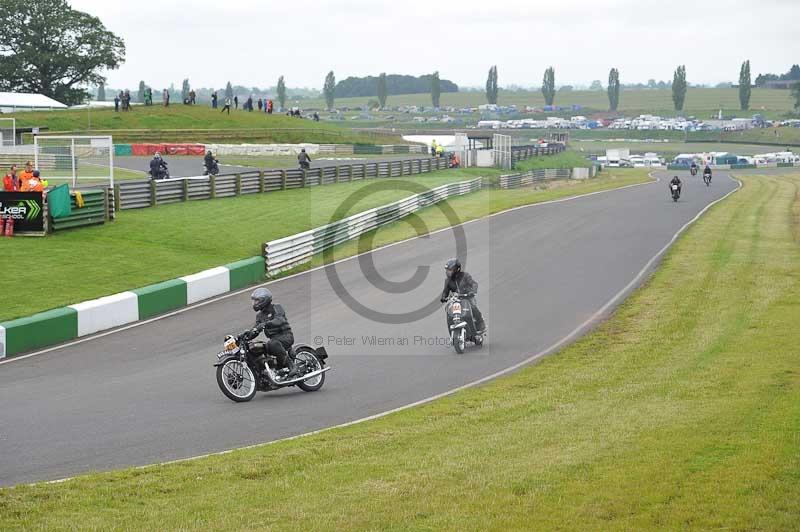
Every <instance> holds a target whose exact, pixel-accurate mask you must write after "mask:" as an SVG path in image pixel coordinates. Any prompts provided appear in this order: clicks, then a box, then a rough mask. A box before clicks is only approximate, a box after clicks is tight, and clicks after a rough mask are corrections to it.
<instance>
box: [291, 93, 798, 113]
mask: <svg viewBox="0 0 800 532" xmlns="http://www.w3.org/2000/svg"><path fill="white" fill-rule="evenodd" d="M371 99H374V98H368V97H364V98H337V99H336V107H359V106H363V105H366V104H367V102H368V101H369V100H371ZM484 103H486V96H485V95H484V93H483V92H455V93H453V92H447V93H442V95H441V100H440V105H441V106H453V107H459V108H460V107H477V106H478V105H481V104H484ZM498 103H499V104H501V105H512V104H513V105H517V106H518V107H524V106H526V105H529V106H532V107H542V106H543V105H544V97H543V96H542V93H541V92H539V91H534V92H530V91H520V92H509V91H504V90H501V91H500V94H499V96H498ZM554 103H555V105H560V106H562V107H563V106H566V107H569V106H571V105H573V104H575V105H582V106H584V107H588V108H590V109H595V110H600V111H602V110H607V109H608V95H607V93H606V92H605V91H569V92H557V93H556V98H555V102H554ZM303 105H304V106H305V107H316V108H320V109H321V108H324V107H325V102H324V100H305V101H304V103H303ZM400 105H417V106H426V107H430V106H431V97H430V94H427V93H425V94H404V95H397V96H389V98H388V100H387V106H389V107H397V106H400ZM792 105H793V103H792V99H791V96H790V94H789V91H788V90H774V89H753V92H752V96H751V99H750V110H749V111H740V110H739V91H738V89H704V88H689V90H688V92H687V94H686V101H685V108H684V111H685V112H686V113H688V114H702V117H703V118H708V116H707V115H710V114H711V113H714V115H715V116H716V112H717V111H719V109H720V106H722V110H723V113H724V114H726V115H734V114H735V115H740V116H752V115H753V113H759V112H760V113H762V114H763V113H768V114H769V116H777V115H780V114H785V113H787V112H789V111H791V110H792ZM619 111H620V112H622V113H625V114H634V113H635V114H639V113H651V114H652V113H657V114H661V115H663V116H674V115H675V110H674V107H673V104H672V90H671V89H652V90H623V91H622V92H621V94H620V98H619Z"/></svg>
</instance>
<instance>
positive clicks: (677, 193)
mask: <svg viewBox="0 0 800 532" xmlns="http://www.w3.org/2000/svg"><path fill="white" fill-rule="evenodd" d="M669 191H670V194H672V201H678V198H680V197H681V187H680V185H678V184H677V183H670V185H669Z"/></svg>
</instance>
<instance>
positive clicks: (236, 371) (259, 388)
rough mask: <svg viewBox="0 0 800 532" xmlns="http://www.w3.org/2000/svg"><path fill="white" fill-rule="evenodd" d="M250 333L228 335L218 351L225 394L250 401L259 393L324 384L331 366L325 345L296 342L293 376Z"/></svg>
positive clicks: (219, 376) (308, 389) (219, 381)
mask: <svg viewBox="0 0 800 532" xmlns="http://www.w3.org/2000/svg"><path fill="white" fill-rule="evenodd" d="M249 338H251V336H249V335H248V333H247V332H245V333H242V334H240V335H239V336H236V337H234V336H232V335H228V336H226V337H225V341H224V342H223V345H222V351H221V352H220V353H218V354H217V363H216V364H214V366H215V367H216V368H217V384H218V385H219V389H220V390H222V393H223V394H225V397H227V398H228V399H230V400H231V401H235V402H237V403H243V402H246V401H249V400H250V399H252V398H253V397H255V395H256V392H269V391H272V390H278V389H280V388H286V387H289V386H297V387H298V388H300V389H301V390H303V391H305V392H316V391H317V390H319V389H320V388H322V385H323V384H324V383H325V373H326V372H327V371H329V370H330V369H331V368H330V366H328V365H327V364H326V362H325V360H326V359H327V358H328V353H327V352H326V351H325V348H324V347H319V348H317V349H314V348H313V347H311V346H308V345H305V344H295V345H293V346H292V348H291V350H290V351H289V356H290V357H291V358H292V359H293V360H294V363H295V366H296V368H297V371H298V374H299V376H297V377H295V376H292V377H290V376H289V375H288V374H289V370H288V369H287V368H280V367H278V361H277V359H276V357H275V356H272V355H269V354H267V343H266V342H260V341H254V340H250V339H249ZM262 355H264V356H266V359H267V365H266V368H265V369H261V368H259V367H258V365H257V364H256V362H255V361H256V360H257V359H259V358H260V357H261V356H262Z"/></svg>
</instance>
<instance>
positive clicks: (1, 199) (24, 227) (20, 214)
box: [0, 192, 44, 232]
mask: <svg viewBox="0 0 800 532" xmlns="http://www.w3.org/2000/svg"><path fill="white" fill-rule="evenodd" d="M0 217H2V218H5V219H12V220H14V232H17V231H20V232H25V231H31V232H42V231H44V208H43V206H42V193H41V192H0Z"/></svg>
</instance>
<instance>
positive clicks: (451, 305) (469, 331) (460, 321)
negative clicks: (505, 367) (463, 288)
mask: <svg viewBox="0 0 800 532" xmlns="http://www.w3.org/2000/svg"><path fill="white" fill-rule="evenodd" d="M468 298H469V294H451V295H450V297H449V298H448V300H447V302H446V303H445V312H446V313H447V329H448V333H449V334H450V342H451V343H452V344H453V348H454V349H455V350H456V353H458V354H461V353H463V352H464V350H465V349H466V346H467V342H472V343H474V344H475V345H476V346H478V347H481V346H482V345H483V335H482V334H478V330H477V328H476V327H475V319H474V318H473V316H472V307H471V306H470V303H469V299H468Z"/></svg>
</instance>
